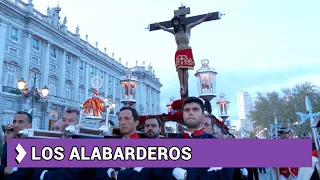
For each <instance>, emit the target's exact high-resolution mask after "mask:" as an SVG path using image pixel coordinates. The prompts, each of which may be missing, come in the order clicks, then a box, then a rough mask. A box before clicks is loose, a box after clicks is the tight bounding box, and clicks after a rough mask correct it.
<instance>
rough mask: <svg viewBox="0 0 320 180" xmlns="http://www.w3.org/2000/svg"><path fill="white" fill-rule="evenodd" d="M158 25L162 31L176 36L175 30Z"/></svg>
mask: <svg viewBox="0 0 320 180" xmlns="http://www.w3.org/2000/svg"><path fill="white" fill-rule="evenodd" d="M156 25H157V26H158V27H159V28H160V29H162V30H164V31H167V32H169V33H171V34H174V30H173V29H169V28H167V27H164V26H162V25H160V24H159V23H156Z"/></svg>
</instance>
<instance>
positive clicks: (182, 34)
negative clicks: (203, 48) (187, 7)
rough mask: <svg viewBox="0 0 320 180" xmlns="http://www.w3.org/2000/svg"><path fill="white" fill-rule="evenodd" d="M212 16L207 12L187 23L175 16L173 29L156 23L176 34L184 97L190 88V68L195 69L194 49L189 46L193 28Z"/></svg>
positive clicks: (177, 68) (178, 67) (181, 90)
mask: <svg viewBox="0 0 320 180" xmlns="http://www.w3.org/2000/svg"><path fill="white" fill-rule="evenodd" d="M211 16H212V13H209V14H207V15H206V16H205V17H204V18H202V19H200V20H198V21H196V22H193V23H190V24H188V25H185V24H184V23H183V22H182V21H181V19H180V18H179V17H177V16H176V17H174V18H173V19H172V20H171V23H172V26H173V29H169V28H167V27H164V26H162V25H160V24H159V23H156V24H157V26H158V27H159V28H160V29H162V30H164V31H167V32H170V33H172V34H173V35H174V36H175V40H176V44H177V52H176V54H175V65H176V70H177V72H178V76H179V81H180V94H181V96H182V97H185V96H186V93H187V89H188V77H189V75H188V70H189V69H192V70H193V69H194V65H195V63H194V59H193V55H192V49H191V47H190V46H189V42H190V34H191V29H192V28H193V27H195V26H197V25H199V24H201V23H202V22H204V21H206V20H207V19H208V18H210V17H211Z"/></svg>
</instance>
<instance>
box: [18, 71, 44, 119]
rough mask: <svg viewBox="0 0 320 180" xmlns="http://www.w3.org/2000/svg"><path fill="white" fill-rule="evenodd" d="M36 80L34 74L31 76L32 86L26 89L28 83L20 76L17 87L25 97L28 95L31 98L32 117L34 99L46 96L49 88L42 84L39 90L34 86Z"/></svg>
mask: <svg viewBox="0 0 320 180" xmlns="http://www.w3.org/2000/svg"><path fill="white" fill-rule="evenodd" d="M36 81H37V75H36V74H35V76H34V78H33V86H32V89H30V90H29V89H28V84H27V83H26V81H25V80H24V79H23V78H21V79H20V80H19V81H18V89H19V90H20V92H21V93H22V94H23V95H24V96H25V97H26V98H28V97H30V98H32V99H31V116H32V117H33V108H34V101H35V100H38V99H40V98H46V97H48V95H49V88H48V87H47V86H44V87H43V88H42V89H41V91H40V90H39V89H38V88H36Z"/></svg>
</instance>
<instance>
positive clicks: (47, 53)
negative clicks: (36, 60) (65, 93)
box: [42, 42, 51, 91]
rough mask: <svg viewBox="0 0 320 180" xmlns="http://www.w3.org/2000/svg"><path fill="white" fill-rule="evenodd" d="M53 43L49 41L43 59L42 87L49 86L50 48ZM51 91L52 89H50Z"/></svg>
mask: <svg viewBox="0 0 320 180" xmlns="http://www.w3.org/2000/svg"><path fill="white" fill-rule="evenodd" d="M50 48H51V45H50V43H49V42H48V44H47V47H46V51H45V55H44V59H43V61H42V74H43V75H42V87H44V86H49V70H50V50H51V49H50ZM49 91H50V90H49Z"/></svg>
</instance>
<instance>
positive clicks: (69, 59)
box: [66, 56, 71, 66]
mask: <svg viewBox="0 0 320 180" xmlns="http://www.w3.org/2000/svg"><path fill="white" fill-rule="evenodd" d="M66 64H67V65H69V66H70V65H71V56H67V60H66Z"/></svg>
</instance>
